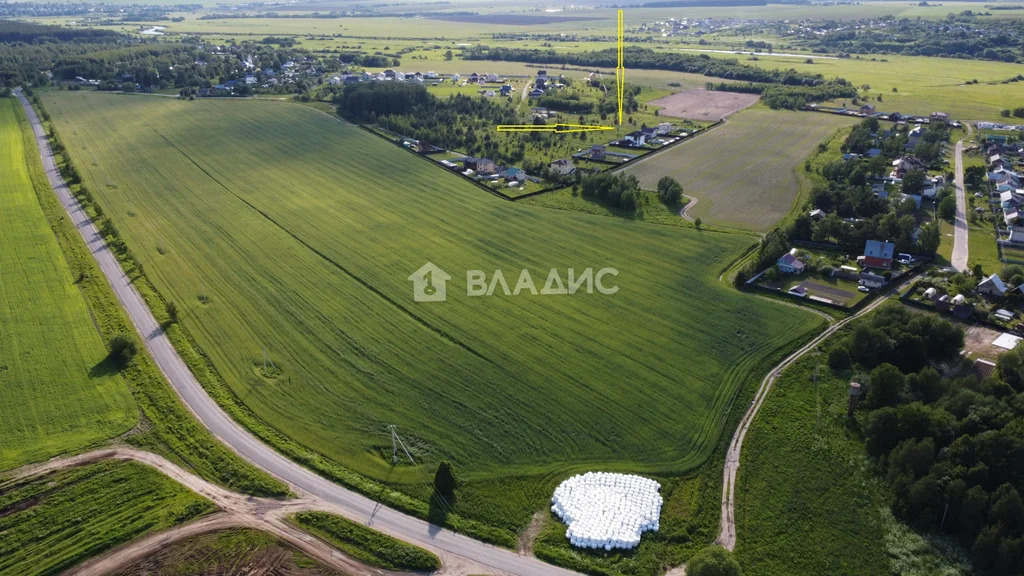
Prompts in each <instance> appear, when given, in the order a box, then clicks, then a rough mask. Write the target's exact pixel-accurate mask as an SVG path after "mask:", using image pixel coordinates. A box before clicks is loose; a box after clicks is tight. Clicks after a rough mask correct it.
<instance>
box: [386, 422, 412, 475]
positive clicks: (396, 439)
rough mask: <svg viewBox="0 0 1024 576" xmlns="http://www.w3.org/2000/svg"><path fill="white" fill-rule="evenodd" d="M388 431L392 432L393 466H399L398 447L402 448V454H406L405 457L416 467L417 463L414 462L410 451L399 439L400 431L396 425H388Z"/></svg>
mask: <svg viewBox="0 0 1024 576" xmlns="http://www.w3.org/2000/svg"><path fill="white" fill-rule="evenodd" d="M388 430H390V431H391V465H392V466H398V447H399V446H401V447H402V452H405V456H406V457H407V458H408V459H409V462H412V464H413V466H415V465H416V461H415V460H413V458H412V454H409V450H408V449H407V448H406V447H405V443H404V442H402V439H401V438H399V437H398V430H397V428H396V427H395V425H394V424H388Z"/></svg>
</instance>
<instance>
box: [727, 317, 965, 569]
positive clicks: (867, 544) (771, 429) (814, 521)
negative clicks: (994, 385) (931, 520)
mask: <svg viewBox="0 0 1024 576" xmlns="http://www.w3.org/2000/svg"><path fill="white" fill-rule="evenodd" d="M847 330H848V329H847ZM837 339H838V337H837V336H834V337H833V338H832V339H831V340H830V342H835V341H836V340H837ZM826 358H827V355H826V354H825V353H812V354H810V355H808V356H806V357H805V358H803V359H802V360H800V361H799V362H797V363H796V364H794V365H793V366H791V367H790V368H787V369H786V371H785V372H783V374H782V376H781V377H780V378H779V379H778V380H777V381H776V382H775V385H774V387H773V388H772V391H771V393H770V394H769V396H768V399H767V400H766V401H765V403H764V405H763V406H762V408H761V411H760V412H759V413H758V416H757V419H756V420H755V421H754V423H753V425H752V426H751V428H750V431H749V432H748V434H747V438H746V441H745V443H744V445H743V452H742V455H741V462H740V465H741V467H740V473H739V475H738V479H737V484H736V509H735V514H736V531H737V547H736V558H737V559H738V560H739V561H740V563H741V564H742V566H743V571H744V574H756V575H758V576H817V575H820V574H845V575H848V576H857V575H863V576H875V575H878V574H903V575H907V576H935V575H942V576H958V575H962V574H966V573H968V572H967V571H966V570H965V569H964V567H963V566H962V565H961V564H962V563H961V561H960V560H958V559H957V558H956V557H955V555H952V556H951V552H950V548H949V547H948V546H946V545H943V544H942V543H941V542H935V541H932V540H930V539H927V538H924V537H922V536H921V535H919V534H917V533H916V532H914V531H913V530H912V529H910V528H908V527H907V526H906V525H904V524H902V523H901V522H899V521H898V520H896V519H895V518H893V516H892V514H891V512H890V511H889V506H890V502H889V492H888V490H887V489H886V487H885V486H884V484H883V483H882V482H881V481H879V480H878V479H877V478H876V477H875V475H874V471H873V469H872V464H871V462H870V461H869V460H868V457H867V456H866V455H865V452H864V444H863V441H862V440H861V439H860V436H859V432H858V431H857V429H856V427H855V426H851V425H848V423H847V419H846V406H847V400H848V393H847V390H848V386H849V381H850V378H851V374H849V372H848V371H846V372H840V373H837V372H833V371H832V370H831V369H830V368H829V367H828V364H827V362H826Z"/></svg>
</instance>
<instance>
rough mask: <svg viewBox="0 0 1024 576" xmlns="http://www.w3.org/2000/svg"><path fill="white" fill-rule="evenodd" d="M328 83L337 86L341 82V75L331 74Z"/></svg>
mask: <svg viewBox="0 0 1024 576" xmlns="http://www.w3.org/2000/svg"><path fill="white" fill-rule="evenodd" d="M327 83H328V84H330V85H331V86H337V85H338V84H341V76H331V78H330V80H328V81H327Z"/></svg>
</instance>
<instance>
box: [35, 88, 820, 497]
mask: <svg viewBox="0 0 1024 576" xmlns="http://www.w3.org/2000/svg"><path fill="white" fill-rule="evenodd" d="M43 100H44V103H45V105H46V107H47V110H48V111H49V112H50V114H51V116H52V117H53V119H54V122H55V125H56V127H57V129H58V131H59V133H60V135H61V138H62V139H63V140H64V142H65V143H66V144H67V145H68V149H69V150H70V153H71V154H72V156H73V158H74V159H75V161H76V164H77V165H78V166H79V169H80V170H81V171H82V173H83V178H84V181H85V184H86V186H88V187H89V188H90V189H91V190H92V192H93V194H94V195H96V196H97V197H98V198H99V201H100V203H101V204H102V206H103V207H104V209H105V211H106V213H107V214H108V215H110V216H111V217H112V218H113V219H114V220H115V222H116V223H117V225H118V227H119V229H120V230H121V233H122V234H123V235H124V236H125V238H126V240H127V242H128V245H129V246H130V247H131V249H132V251H133V252H134V254H135V256H136V257H137V258H138V259H139V260H140V261H142V262H143V264H144V266H145V269H146V273H147V275H148V276H149V277H150V278H151V279H152V280H153V282H154V283H155V284H156V286H157V288H158V289H159V290H160V292H161V294H162V295H163V296H164V298H166V299H168V300H173V301H174V302H176V303H177V305H178V308H179V310H180V315H181V322H182V323H183V325H184V326H185V327H186V328H187V329H188V330H189V331H190V332H191V334H192V335H193V336H194V337H195V339H196V340H197V342H198V344H199V345H200V346H201V347H202V348H203V349H204V350H205V352H206V353H207V354H208V355H209V357H210V359H211V360H212V362H213V364H214V365H215V366H216V368H217V369H218V371H219V372H220V374H221V375H222V376H223V377H224V379H225V381H226V382H227V384H228V386H230V388H231V389H232V390H233V391H234V392H235V394H236V395H237V396H238V398H239V399H240V400H241V401H242V402H244V403H245V405H246V406H247V407H248V408H250V409H251V410H252V411H253V412H254V413H255V414H256V415H258V416H259V417H261V418H263V419H264V420H266V421H267V422H268V423H269V424H271V425H272V426H274V427H276V428H277V429H278V430H280V431H281V432H283V433H285V434H287V435H289V436H290V437H292V438H294V439H296V440H297V441H299V442H301V443H302V444H304V445H306V446H308V447H310V448H313V449H315V450H317V451H319V452H321V453H322V454H324V455H326V456H328V457H330V458H332V459H334V460H336V461H338V462H340V463H342V464H344V465H346V466H349V467H351V468H353V469H355V470H357V471H359V472H362V473H364V474H368V475H370V476H373V477H375V478H380V479H383V478H387V479H388V480H389V481H391V482H409V483H416V484H420V483H422V482H423V481H424V477H425V474H432V472H433V468H431V467H430V466H432V465H434V464H436V462H437V460H438V459H440V458H441V457H447V458H450V459H452V460H453V461H454V462H455V463H456V466H457V467H458V468H459V469H460V471H461V472H462V473H463V475H464V477H466V478H469V479H477V480H482V479H486V478H497V477H504V476H506V475H516V474H519V475H523V474H544V473H555V472H557V473H559V474H564V473H565V472H566V471H568V470H569V469H582V468H584V467H610V468H620V469H629V470H635V471H641V472H642V471H678V470H684V469H689V468H692V467H694V466H696V465H697V464H699V463H700V462H702V461H703V460H704V459H705V458H706V457H707V455H708V453H709V451H710V447H711V446H712V445H713V444H714V441H715V440H716V439H717V438H718V436H719V433H720V428H721V426H720V422H721V418H722V414H723V412H724V411H725V410H726V408H727V406H728V405H729V402H730V399H731V398H732V396H733V393H734V392H735V390H736V387H737V386H738V385H739V383H740V382H741V381H742V380H743V379H744V378H745V377H747V376H748V375H749V373H750V371H751V369H752V368H753V367H754V366H755V365H756V364H757V363H758V361H760V360H761V359H762V358H763V357H765V355H767V354H770V353H772V352H776V351H778V350H779V349H780V348H784V347H787V346H789V345H790V344H791V343H792V342H793V340H794V339H799V338H801V337H803V336H804V335H806V334H807V333H808V332H809V331H811V330H812V329H814V328H815V327H816V326H817V325H818V322H819V321H818V320H817V319H816V317H815V316H813V315H811V314H809V313H805V312H801V311H798V310H795V309H793V308H792V307H786V306H782V305H779V304H775V303H772V302H767V301H763V300H755V299H751V298H750V297H748V296H745V295H742V294H739V293H737V292H735V291H734V290H732V289H731V288H730V287H727V286H726V285H725V284H722V283H721V282H719V281H718V279H717V275H718V274H719V272H720V271H721V270H722V269H723V268H724V267H725V266H726V265H727V264H728V263H730V262H731V261H732V260H733V259H734V258H735V257H736V256H738V254H739V253H740V252H741V251H742V250H744V249H745V248H747V247H748V246H750V245H751V244H752V242H753V239H752V238H751V237H750V236H744V235H732V234H722V233H714V232H698V231H694V230H687V229H681V228H676V227H668V226H652V225H648V224H643V223H637V222H630V221H625V220H620V219H615V218H607V217H596V216H592V215H587V214H581V213H574V212H565V211H559V210H549V209H542V208H538V207H531V206H522V205H518V204H514V203H512V202H508V201H504V200H499V199H497V198H494V197H493V196H491V195H490V194H487V193H486V192H484V191H482V190H480V189H478V188H476V187H474V186H472V185H469V184H467V183H465V182H464V181H462V180H461V179H459V178H457V177H455V176H452V175H450V174H447V173H446V172H444V171H443V170H439V169H437V168H436V167H434V166H432V165H431V164H430V163H428V162H426V161H424V160H422V159H418V158H416V157H415V156H413V155H411V154H410V153H408V152H405V151H403V150H400V149H399V148H397V147H395V146H393V145H392V144H389V143H387V142H385V141H384V140H382V139H379V138H377V137H375V136H372V135H370V134H368V133H367V132H365V131H363V130H362V129H360V128H357V127H354V126H349V125H345V124H342V123H341V122H339V121H337V120H336V119H333V118H331V117H329V116H326V115H324V114H322V113H319V112H316V111H314V110H310V109H308V108H306V107H301V106H295V105H291V104H288V103H281V102H266V101H239V100H234V101H228V100H207V101H196V102H182V101H176V100H171V99H166V98H154V97H144V96H119V95H109V94H98V93H74V94H72V93H48V94H46V95H44V97H43ZM427 261H431V262H433V263H435V264H437V265H438V266H440V267H441V268H442V269H445V270H446V271H448V272H449V273H450V274H452V276H453V277H454V278H453V279H452V281H451V282H449V284H448V300H447V301H446V302H434V303H416V302H414V301H413V294H412V285H411V283H410V282H409V281H408V280H407V278H408V276H409V275H410V274H411V273H412V272H414V271H415V270H417V269H418V268H419V267H420V266H422V265H423V264H424V263H425V262H427ZM587 267H593V269H594V270H595V271H596V270H597V269H599V268H603V267H612V268H616V269H617V270H618V271H619V273H618V276H617V277H615V278H614V284H615V285H617V286H618V288H619V290H618V292H616V293H615V294H612V295H604V294H599V293H596V292H595V293H593V294H576V295H572V296H569V295H562V296H550V295H549V296H541V295H537V296H533V295H529V294H520V295H519V296H504V295H495V296H492V297H469V296H467V295H466V271H467V270H473V269H479V270H484V271H486V272H487V274H488V277H490V276H491V274H492V273H493V271H494V270H497V269H500V270H503V271H504V273H505V275H506V276H507V277H508V278H509V283H510V288H511V287H513V286H514V285H515V282H516V279H517V278H518V275H519V270H520V269H522V268H526V269H528V270H529V271H530V273H531V274H532V276H533V277H534V278H535V281H536V282H537V283H538V286H537V287H538V288H540V287H541V286H542V285H543V284H544V280H545V278H546V276H547V274H548V271H549V270H550V269H552V268H556V269H558V270H561V271H562V276H563V278H564V277H565V276H566V275H567V274H566V270H567V269H568V268H574V269H575V270H577V271H580V270H582V269H584V268H587ZM609 279H610V278H609ZM499 290H500V289H499ZM264 349H265V350H266V351H267V355H268V357H269V359H270V361H272V363H273V366H271V368H270V372H269V373H268V375H266V376H265V375H264V372H263V352H262V350H264ZM392 423H393V424H396V425H398V426H399V432H400V433H401V434H402V435H403V436H404V438H405V440H406V442H407V443H408V444H409V445H410V448H411V450H412V451H413V453H414V454H415V455H416V456H417V457H418V458H419V459H420V460H421V461H423V462H426V463H427V467H415V468H414V467H411V466H410V467H399V468H398V469H396V470H394V471H390V470H389V468H390V460H391V459H390V451H391V438H390V435H389V433H388V431H387V428H386V426H387V425H388V424H392Z"/></svg>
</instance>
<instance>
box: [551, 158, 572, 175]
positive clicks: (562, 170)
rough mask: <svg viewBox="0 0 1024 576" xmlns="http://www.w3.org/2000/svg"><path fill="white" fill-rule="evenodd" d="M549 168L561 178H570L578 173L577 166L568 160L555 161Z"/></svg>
mask: <svg viewBox="0 0 1024 576" xmlns="http://www.w3.org/2000/svg"><path fill="white" fill-rule="evenodd" d="M549 168H550V169H551V172H552V173H553V174H557V175H559V176H569V175H571V174H574V173H575V172H576V165H575V164H573V163H572V160H569V159H567V158H562V159H560V160H555V161H554V162H552V163H551V165H550V166H549Z"/></svg>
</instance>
